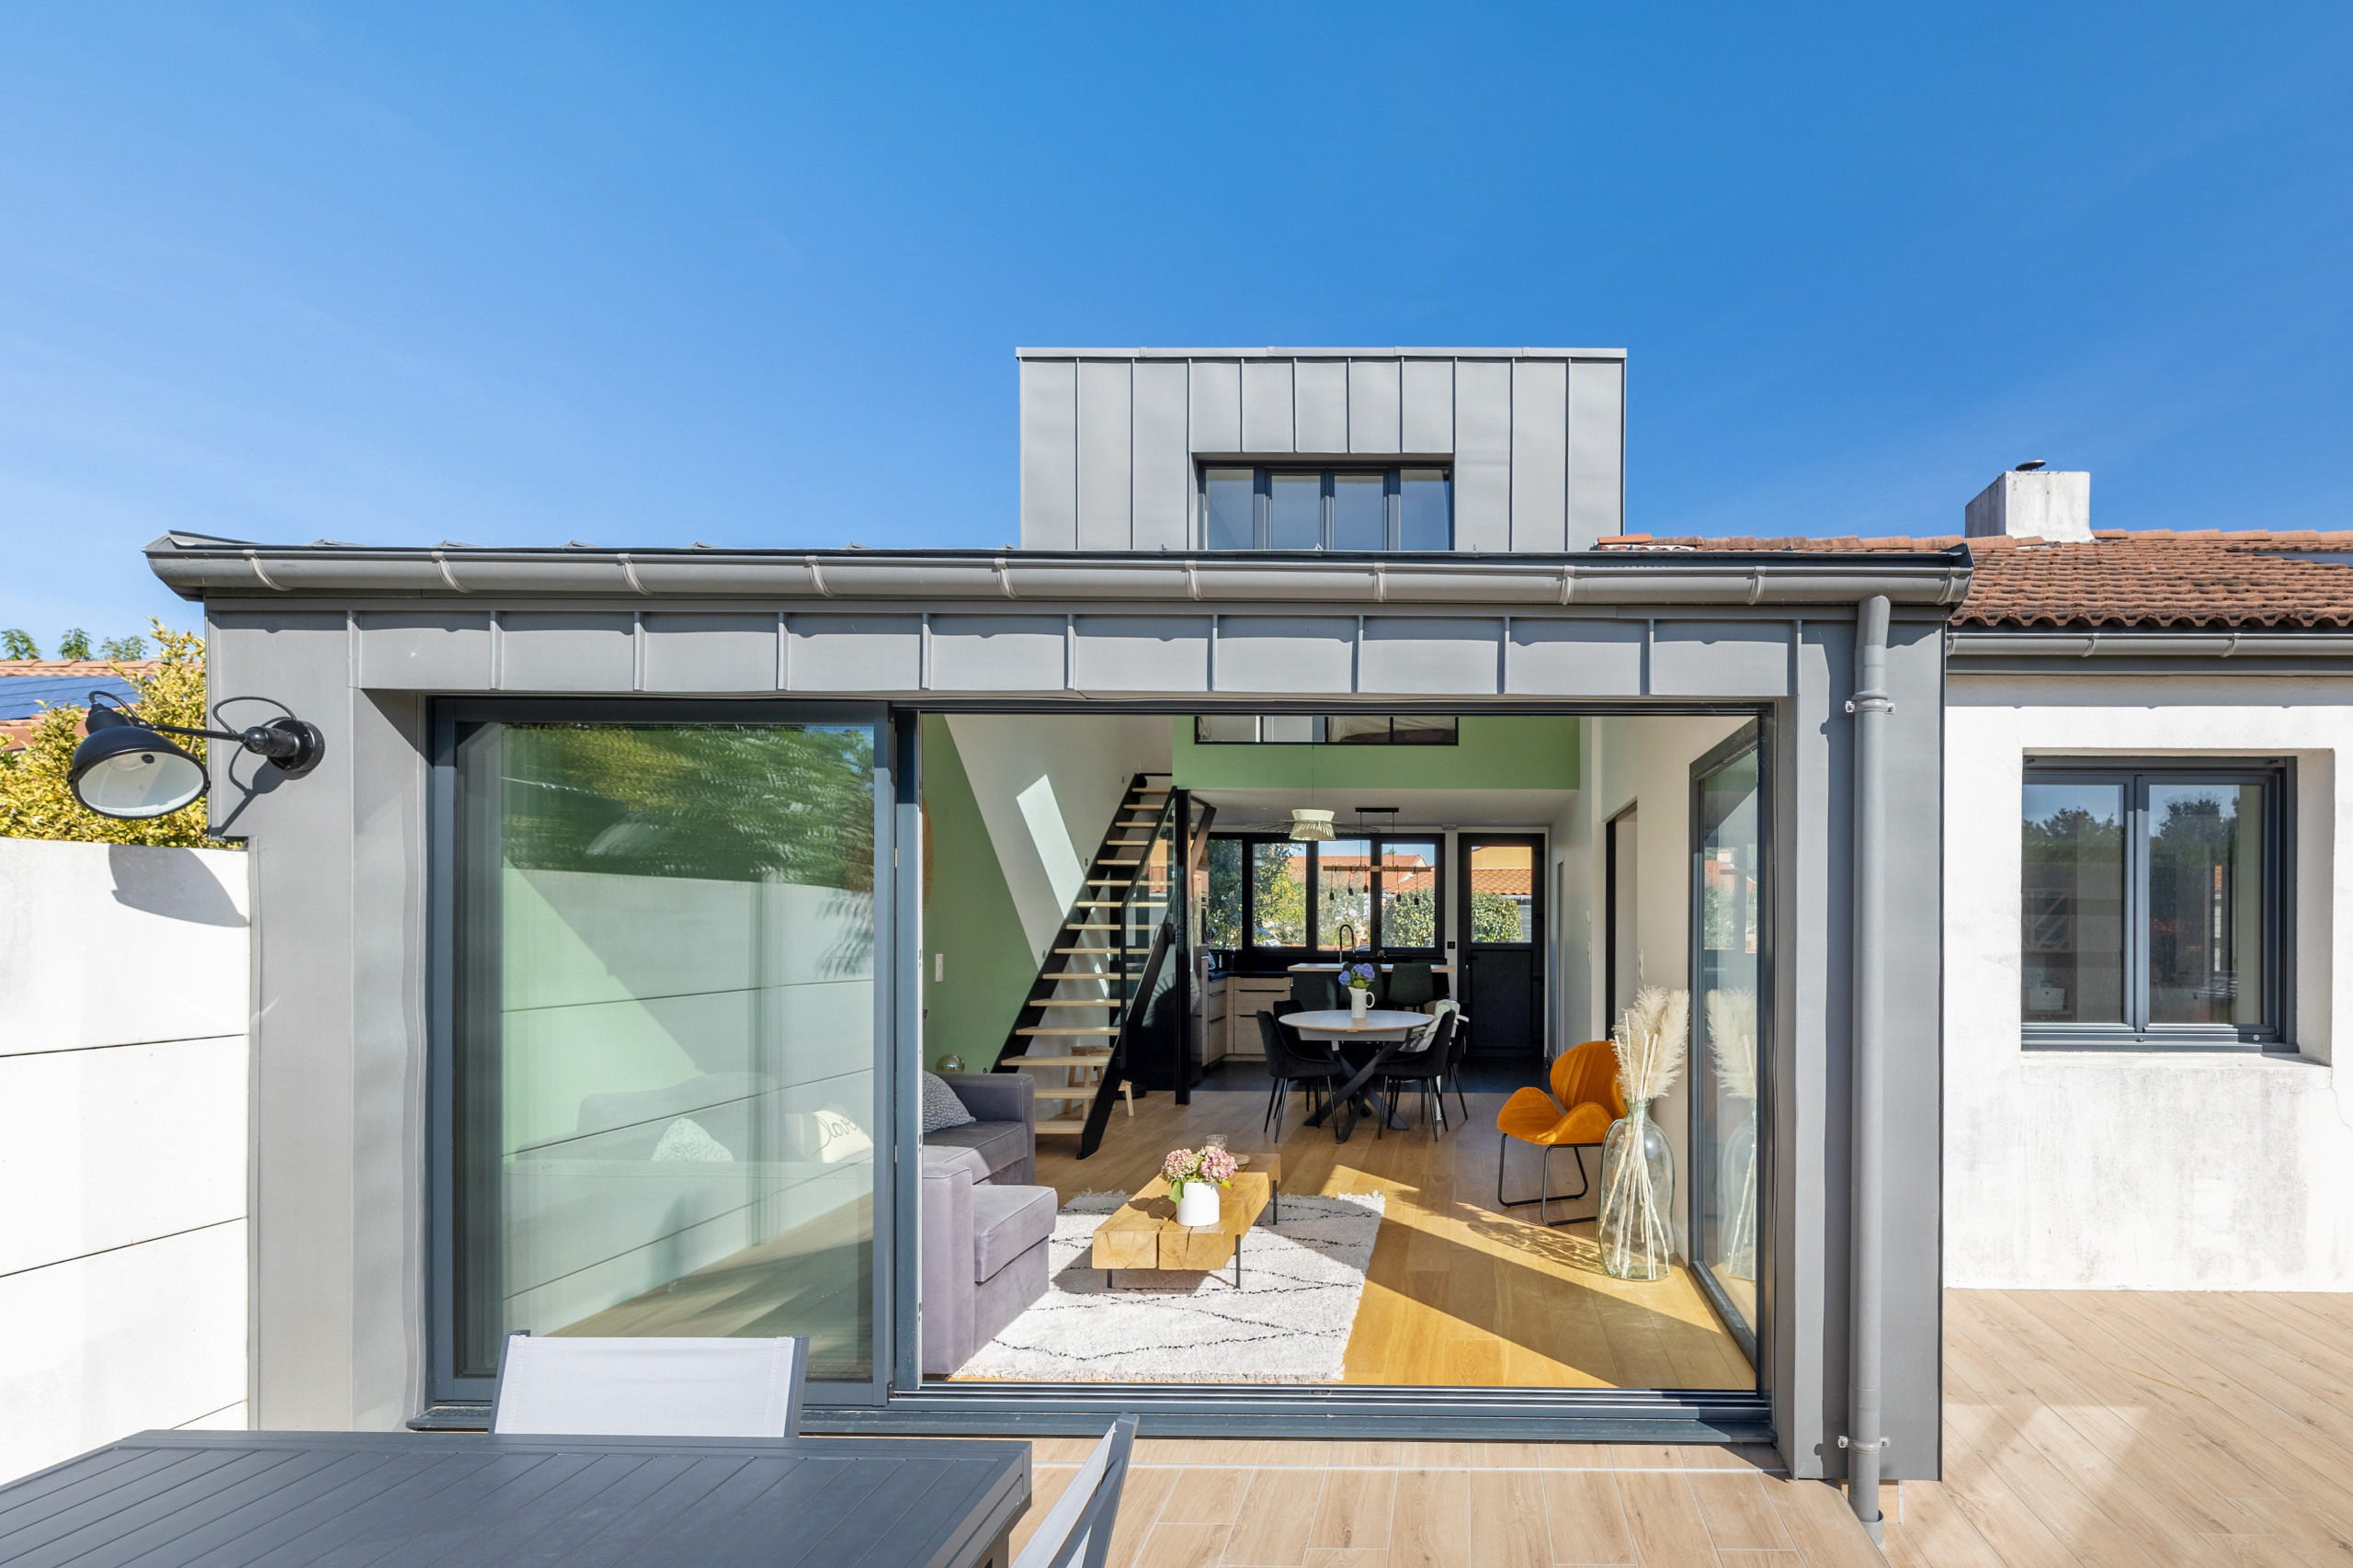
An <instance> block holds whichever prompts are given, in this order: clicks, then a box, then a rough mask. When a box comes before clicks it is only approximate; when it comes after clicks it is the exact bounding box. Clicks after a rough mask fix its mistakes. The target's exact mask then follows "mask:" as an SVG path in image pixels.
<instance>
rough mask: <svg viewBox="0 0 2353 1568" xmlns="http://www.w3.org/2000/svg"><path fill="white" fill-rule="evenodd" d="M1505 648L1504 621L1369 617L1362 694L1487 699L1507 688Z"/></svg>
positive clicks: (1360, 661)
mask: <svg viewBox="0 0 2353 1568" xmlns="http://www.w3.org/2000/svg"><path fill="white" fill-rule="evenodd" d="M1503 645H1504V623H1503V620H1502V619H1501V618H1497V619H1493V620H1487V619H1480V618H1477V617H1470V616H1465V617H1460V618H1439V617H1431V618H1428V619H1421V618H1412V617H1406V616H1368V617H1367V618H1366V619H1365V623H1364V646H1363V648H1362V649H1361V650H1360V651H1359V652H1358V657H1357V689H1358V691H1367V692H1402V693H1407V694H1416V693H1428V694H1431V695H1438V694H1440V693H1446V694H1464V695H1467V694H1472V693H1476V694H1478V695H1481V696H1484V695H1486V694H1488V693H1491V692H1495V691H1498V690H1500V689H1502V683H1503Z"/></svg>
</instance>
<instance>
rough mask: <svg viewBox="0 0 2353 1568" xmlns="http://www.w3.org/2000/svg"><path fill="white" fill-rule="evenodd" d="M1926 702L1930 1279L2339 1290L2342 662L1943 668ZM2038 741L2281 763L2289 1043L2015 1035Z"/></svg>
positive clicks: (2352, 1225)
mask: <svg viewBox="0 0 2353 1568" xmlns="http://www.w3.org/2000/svg"><path fill="white" fill-rule="evenodd" d="M1946 702H1947V707H1946V745H1945V756H1946V759H1947V762H1946V767H1947V773H1946V786H1945V833H1946V839H1945V846H1944V857H1945V964H1946V972H1945V988H1944V1022H1945V1028H1944V1034H1945V1192H1946V1195H1947V1201H1946V1207H1945V1221H1944V1223H1945V1282H1946V1283H1947V1284H1948V1285H1954V1286H1969V1287H1985V1288H2018V1289H2065V1288H2081V1289H2087V1290H2347V1289H2353V1085H2348V1084H2347V1082H2346V1079H2345V1076H2344V1074H2345V1071H2346V1070H2347V1069H2346V1068H2345V1067H2340V1066H2337V1065H2333V1064H2332V1062H2333V1055H2334V1052H2333V1042H2334V1039H2335V1034H2336V1024H2337V1021H2338V1020H2339V1019H2341V1018H2343V1017H2346V1014H2345V1007H2346V1005H2347V1001H2348V996H2347V985H2348V983H2353V966H2347V965H2340V964H2338V963H2336V931H2337V930H2338V929H2340V928H2343V929H2348V930H2353V926H2348V925H2347V915H2348V910H2347V901H2348V900H2349V899H2353V865H2348V864H2347V854H2348V853H2353V821H2348V820H2347V812H2348V809H2353V803H2349V802H2348V801H2347V799H2346V796H2345V793H2344V792H2343V791H2341V790H2339V789H2338V788H2337V784H2336V777H2337V774H2338V773H2339V771H2341V769H2342V766H2343V765H2342V762H2341V760H2340V759H2341V758H2343V757H2344V756H2345V755H2346V754H2347V750H2348V749H2349V748H2353V681H2343V680H2331V679H2290V678H2275V679H2261V678H2247V679H2231V680H2223V679H2204V678H2189V677H2172V676H2165V677H2157V676H2143V677H2131V676H2111V677H2108V678H2104V679H2098V678H2086V677H2083V676H2068V677H2061V678H2052V677H2043V676H2027V677H1993V676H1954V677H1953V678H1952V679H1951V681H1950V683H1949V691H1948V695H1947V699H1946ZM2038 753H2039V754H2044V755H2053V754H2057V755H2065V756H2098V755H2101V754H2103V753H2108V754H2114V755H2119V756H2152V755H2154V756H2186V757H2197V756H2283V757H2285V756H2292V757H2293V758H2294V759H2295V762H2296V812H2295V837H2296V849H2295V858H2296V881H2295V888H2296V897H2295V925H2296V945H2295V969H2296V975H2295V989H2294V996H2293V1003H2292V1015H2291V1019H2290V1037H2291V1039H2292V1040H2293V1042H2294V1043H2295V1045H2296V1047H2297V1051H2298V1053H2297V1055H2296V1056H2294V1057H2293V1058H2288V1059H2281V1058H2279V1057H2276V1056H2275V1057H2258V1056H2256V1055H2252V1054H2245V1053H2194V1052H2171V1051H2168V1052H2146V1053H2143V1052H2130V1053H2111V1052H2104V1051H2025V1050H2022V1049H2021V1048H2020V1044H2019V1017H2020V1015H2019V1001H2018V961H2019V960H2018V919H2019V854H2020V832H2021V830H2020V820H2019V819H2020V793H2019V791H2020V789H2021V786H2022V783H2023V777H2022V774H2023V767H2024V762H2025V759H2026V757H2028V756H2030V755H2034V754H2038ZM2347 1066H2353V1063H2348V1064H2347Z"/></svg>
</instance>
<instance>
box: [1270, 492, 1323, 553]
mask: <svg viewBox="0 0 2353 1568" xmlns="http://www.w3.org/2000/svg"><path fill="white" fill-rule="evenodd" d="M1273 489H1274V499H1273V501H1272V502H1271V503H1270V504H1269V506H1268V510H1267V548H1268V549H1269V550H1313V549H1314V548H1315V547H1316V546H1317V545H1320V544H1322V543H1323V542H1324V476H1323V475H1322V474H1320V473H1279V474H1276V475H1275V476H1274V487H1273Z"/></svg>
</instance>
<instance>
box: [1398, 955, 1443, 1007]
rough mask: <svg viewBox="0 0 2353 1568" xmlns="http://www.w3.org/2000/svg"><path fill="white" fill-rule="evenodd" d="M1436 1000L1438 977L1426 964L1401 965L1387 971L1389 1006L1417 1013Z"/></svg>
mask: <svg viewBox="0 0 2353 1568" xmlns="http://www.w3.org/2000/svg"><path fill="white" fill-rule="evenodd" d="M1437 1000H1438V975H1437V974H1436V973H1435V972H1434V971H1432V970H1431V968H1430V966H1429V965H1428V964H1426V963H1401V964H1399V965H1398V966H1397V967H1396V968H1394V969H1392V970H1391V971H1389V1005H1390V1006H1392V1007H1398V1008H1403V1009H1407V1010H1411V1011H1419V1010H1420V1009H1421V1008H1424V1007H1427V1006H1429V1005H1430V1004H1431V1003H1433V1002H1435V1001H1437Z"/></svg>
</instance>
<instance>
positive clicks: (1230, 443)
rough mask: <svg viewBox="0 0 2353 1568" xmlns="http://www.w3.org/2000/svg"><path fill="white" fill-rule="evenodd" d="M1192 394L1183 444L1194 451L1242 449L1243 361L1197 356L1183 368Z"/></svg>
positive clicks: (1235, 450) (1232, 450) (1236, 450)
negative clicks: (1189, 419) (1200, 357)
mask: <svg viewBox="0 0 2353 1568" xmlns="http://www.w3.org/2000/svg"><path fill="white" fill-rule="evenodd" d="M1186 370H1187V372H1188V381H1187V384H1188V388H1189V391H1190V396H1191V400H1192V401H1191V420H1192V426H1191V428H1190V429H1189V430H1188V432H1187V438H1186V444H1187V446H1188V448H1189V449H1190V450H1192V451H1196V452H1238V451H1240V450H1241V449H1242V361H1240V360H1239V359H1196V360H1194V361H1193V362H1192V363H1191V364H1189V365H1188V366H1187V367H1186Z"/></svg>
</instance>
